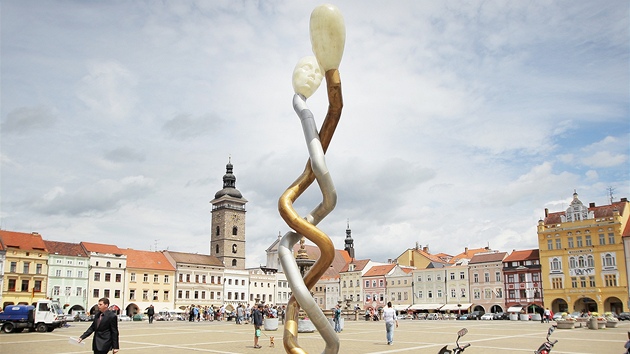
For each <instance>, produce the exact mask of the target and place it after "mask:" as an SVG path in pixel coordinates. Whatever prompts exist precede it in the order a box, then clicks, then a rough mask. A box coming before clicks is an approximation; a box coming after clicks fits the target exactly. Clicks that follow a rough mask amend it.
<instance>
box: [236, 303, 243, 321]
mask: <svg viewBox="0 0 630 354" xmlns="http://www.w3.org/2000/svg"><path fill="white" fill-rule="evenodd" d="M243 315H245V309H244V308H243V304H238V306H237V307H236V324H243Z"/></svg>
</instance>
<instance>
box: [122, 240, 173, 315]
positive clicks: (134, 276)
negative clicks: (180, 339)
mask: <svg viewBox="0 0 630 354" xmlns="http://www.w3.org/2000/svg"><path fill="white" fill-rule="evenodd" d="M122 251H123V253H124V254H125V255H126V256H127V272H126V274H125V278H126V279H125V281H126V283H127V286H126V287H125V301H124V303H125V304H126V307H125V309H124V313H125V314H127V315H128V316H133V315H135V314H138V313H144V312H145V310H146V309H147V308H148V307H149V306H151V305H153V308H154V309H155V313H158V312H159V311H162V310H173V309H174V308H175V280H176V279H175V267H174V266H173V265H172V264H171V262H169V260H168V258H166V256H165V255H164V254H163V253H162V252H150V251H138V250H133V249H130V248H128V249H123V250H122Z"/></svg>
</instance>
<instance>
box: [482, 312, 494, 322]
mask: <svg viewBox="0 0 630 354" xmlns="http://www.w3.org/2000/svg"><path fill="white" fill-rule="evenodd" d="M481 319H482V320H484V321H492V320H494V314H493V313H484V314H483V315H482V316H481Z"/></svg>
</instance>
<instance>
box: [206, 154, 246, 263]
mask: <svg viewBox="0 0 630 354" xmlns="http://www.w3.org/2000/svg"><path fill="white" fill-rule="evenodd" d="M232 170H233V166H232V163H231V159H230V160H229V161H228V164H227V165H226V166H225V175H224V176H223V189H221V190H220V191H218V192H217V193H216V194H215V195H214V199H213V200H212V201H210V203H212V226H211V230H210V232H211V234H210V254H211V255H212V256H215V257H217V258H218V259H219V260H221V261H222V262H223V264H224V265H225V268H228V269H245V204H246V203H247V199H245V198H243V195H242V194H241V192H240V191H239V190H238V189H236V177H235V176H234V174H233V173H232Z"/></svg>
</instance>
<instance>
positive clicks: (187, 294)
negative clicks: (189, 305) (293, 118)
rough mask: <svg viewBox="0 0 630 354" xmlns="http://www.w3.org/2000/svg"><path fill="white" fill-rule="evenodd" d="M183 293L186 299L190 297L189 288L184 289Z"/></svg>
mask: <svg viewBox="0 0 630 354" xmlns="http://www.w3.org/2000/svg"><path fill="white" fill-rule="evenodd" d="M185 294H186V299H190V291H189V290H186V293H185Z"/></svg>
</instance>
